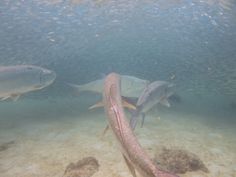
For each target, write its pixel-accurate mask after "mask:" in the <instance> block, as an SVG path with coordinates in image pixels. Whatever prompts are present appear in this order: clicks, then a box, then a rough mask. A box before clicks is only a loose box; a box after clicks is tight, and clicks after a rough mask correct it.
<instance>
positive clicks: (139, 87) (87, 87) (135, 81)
mask: <svg viewBox="0 0 236 177" xmlns="http://www.w3.org/2000/svg"><path fill="white" fill-rule="evenodd" d="M148 84H149V81H147V80H143V79H139V78H137V77H134V76H128V75H121V95H122V96H124V97H136V98H138V97H139V95H140V94H141V93H142V91H143V89H144V88H145V87H146V86H147V85H148ZM69 85H70V86H72V87H74V88H75V89H76V90H78V91H79V92H82V91H90V92H96V93H101V94H102V93H103V85H104V79H99V80H95V81H92V82H89V83H87V84H83V85H76V84H69Z"/></svg>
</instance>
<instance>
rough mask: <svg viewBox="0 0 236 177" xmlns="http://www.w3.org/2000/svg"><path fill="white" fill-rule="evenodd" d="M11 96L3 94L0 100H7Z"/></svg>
mask: <svg viewBox="0 0 236 177" xmlns="http://www.w3.org/2000/svg"><path fill="white" fill-rule="evenodd" d="M10 97H11V96H4V97H2V98H1V101H4V100H7V99H8V98H10Z"/></svg>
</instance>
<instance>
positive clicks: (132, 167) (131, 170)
mask: <svg viewBox="0 0 236 177" xmlns="http://www.w3.org/2000/svg"><path fill="white" fill-rule="evenodd" d="M123 157H124V159H125V163H126V165H127V166H128V168H129V171H130V173H131V174H132V176H133V177H137V175H136V172H135V169H134V166H133V165H132V164H131V163H130V161H129V160H128V159H127V158H126V157H125V155H124V154H123Z"/></svg>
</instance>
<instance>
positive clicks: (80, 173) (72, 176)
mask: <svg viewBox="0 0 236 177" xmlns="http://www.w3.org/2000/svg"><path fill="white" fill-rule="evenodd" d="M98 168H99V164H98V161H97V160H96V159H95V158H94V157H86V158H83V159H82V160H79V161H78V162H77V163H70V164H69V165H68V166H67V167H66V170H65V173H64V177H91V176H92V175H93V174H94V173H95V172H97V171H98Z"/></svg>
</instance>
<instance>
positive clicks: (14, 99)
mask: <svg viewBox="0 0 236 177" xmlns="http://www.w3.org/2000/svg"><path fill="white" fill-rule="evenodd" d="M20 96H21V94H12V95H11V96H10V98H11V99H12V100H13V101H17V100H18V99H19V98H20Z"/></svg>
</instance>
